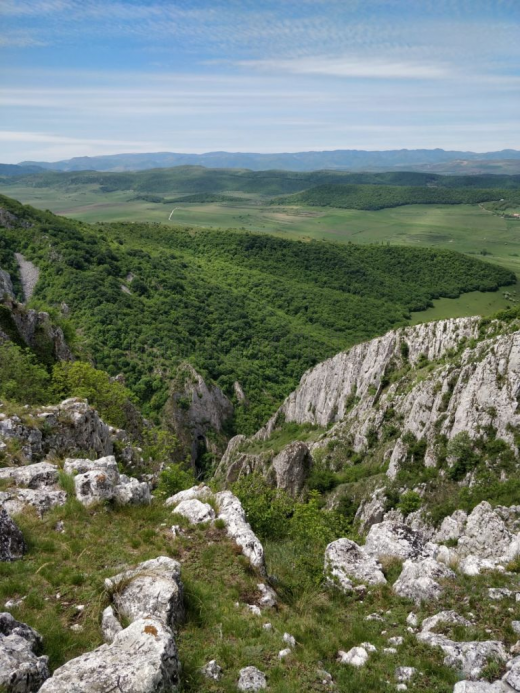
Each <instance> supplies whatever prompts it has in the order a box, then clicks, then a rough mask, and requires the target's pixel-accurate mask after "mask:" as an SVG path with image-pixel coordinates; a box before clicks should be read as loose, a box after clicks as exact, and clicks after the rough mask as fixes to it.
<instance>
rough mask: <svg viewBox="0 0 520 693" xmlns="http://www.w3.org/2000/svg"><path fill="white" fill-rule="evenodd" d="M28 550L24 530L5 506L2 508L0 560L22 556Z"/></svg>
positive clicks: (6, 560)
mask: <svg viewBox="0 0 520 693" xmlns="http://www.w3.org/2000/svg"><path fill="white" fill-rule="evenodd" d="M25 551H26V545H25V541H24V538H23V535H22V532H21V531H20V529H19V528H18V527H17V525H16V524H15V523H14V522H13V520H12V519H11V517H10V515H9V514H8V513H7V511H6V510H5V509H4V508H0V561H4V562H10V561H15V560H17V559H19V558H22V556H23V555H24V553H25Z"/></svg>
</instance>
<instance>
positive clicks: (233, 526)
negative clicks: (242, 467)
mask: <svg viewBox="0 0 520 693" xmlns="http://www.w3.org/2000/svg"><path fill="white" fill-rule="evenodd" d="M215 499H216V501H217V504H218V508H219V512H218V519H220V520H224V522H225V523H226V532H227V534H228V536H230V537H231V538H232V539H233V540H234V541H235V542H236V543H237V544H238V545H239V546H240V548H241V549H242V553H243V554H244V556H246V557H247V558H248V559H249V561H250V563H251V565H252V566H253V567H255V568H257V569H258V570H259V571H260V572H261V573H262V574H265V559H264V547H263V546H262V544H261V542H260V540H259V539H258V537H257V536H256V534H255V533H254V532H253V530H252V529H251V525H250V524H249V523H248V521H247V519H246V514H245V512H244V508H243V507H242V504H241V502H240V501H239V500H238V498H237V497H236V496H234V495H233V494H232V493H231V491H221V492H220V493H217V494H215Z"/></svg>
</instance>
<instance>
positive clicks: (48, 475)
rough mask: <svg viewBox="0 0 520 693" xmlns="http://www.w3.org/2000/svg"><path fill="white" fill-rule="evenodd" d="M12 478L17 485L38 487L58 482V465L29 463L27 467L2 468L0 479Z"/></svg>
mask: <svg viewBox="0 0 520 693" xmlns="http://www.w3.org/2000/svg"><path fill="white" fill-rule="evenodd" d="M1 479H5V480H11V481H12V482H13V483H14V484H15V485H16V486H26V487H27V488H31V489H37V488H41V487H42V486H53V485H54V484H56V483H58V467H57V466H56V465H55V464H50V463H49V462H38V463H37V464H28V465H26V466H25V467H6V468H4V469H0V480H1Z"/></svg>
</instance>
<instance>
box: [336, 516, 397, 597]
mask: <svg viewBox="0 0 520 693" xmlns="http://www.w3.org/2000/svg"><path fill="white" fill-rule="evenodd" d="M376 526H377V525H376ZM324 569H325V575H326V576H327V579H328V580H329V582H331V583H332V584H334V585H337V586H338V587H339V588H340V589H342V590H343V591H345V592H347V591H350V590H352V588H353V584H352V580H357V581H360V582H366V583H368V584H369V585H383V584H385V583H386V578H385V576H384V574H383V571H382V568H381V565H380V563H379V562H378V561H377V560H376V559H375V558H373V557H372V556H370V555H367V553H366V552H365V551H364V550H363V549H362V548H361V547H360V546H358V545H357V544H356V542H354V541H351V540H350V539H337V540H336V541H333V542H332V543H331V544H329V545H328V546H327V548H326V550H325V568H324Z"/></svg>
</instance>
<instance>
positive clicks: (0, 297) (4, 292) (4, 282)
mask: <svg viewBox="0 0 520 693" xmlns="http://www.w3.org/2000/svg"><path fill="white" fill-rule="evenodd" d="M6 299H11V300H14V291H13V283H12V282H11V275H10V274H9V272H6V271H5V270H3V269H0V302H1V301H4V300H6Z"/></svg>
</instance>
